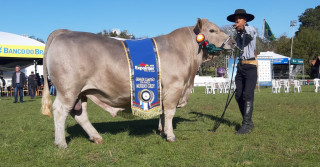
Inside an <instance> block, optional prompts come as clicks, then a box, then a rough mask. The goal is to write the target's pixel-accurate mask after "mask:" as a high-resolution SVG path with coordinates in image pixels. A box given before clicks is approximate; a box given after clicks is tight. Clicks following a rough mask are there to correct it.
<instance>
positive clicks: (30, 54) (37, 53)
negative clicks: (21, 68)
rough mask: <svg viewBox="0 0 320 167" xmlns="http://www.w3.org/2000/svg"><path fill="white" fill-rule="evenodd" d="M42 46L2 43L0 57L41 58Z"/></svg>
mask: <svg viewBox="0 0 320 167" xmlns="http://www.w3.org/2000/svg"><path fill="white" fill-rule="evenodd" d="M43 52H44V46H23V45H2V44H0V57H19V58H43Z"/></svg>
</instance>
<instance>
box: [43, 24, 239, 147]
mask: <svg viewBox="0 0 320 167" xmlns="http://www.w3.org/2000/svg"><path fill="white" fill-rule="evenodd" d="M199 33H201V34H204V35H205V37H206V39H207V40H208V41H209V42H210V43H213V44H214V45H216V46H222V45H223V47H224V49H227V50H229V49H232V48H234V47H235V41H234V40H227V39H228V38H229V37H228V35H226V34H225V33H224V32H222V30H221V29H220V28H219V27H218V26H217V25H216V24H214V23H212V22H210V21H208V20H207V19H198V20H197V23H196V25H195V26H190V27H183V28H179V29H177V30H175V31H173V32H171V33H170V34H167V35H161V36H157V37H155V40H156V42H157V45H158V50H159V54H160V61H161V63H160V68H161V77H162V80H161V85H162V105H163V107H162V108H163V114H162V115H160V118H159V127H158V129H159V131H160V132H161V133H162V134H163V135H164V136H166V139H167V141H171V142H173V141H176V137H175V135H174V133H173V127H172V119H173V117H174V115H175V112H176V108H177V107H183V106H185V105H186V104H187V100H188V98H189V95H190V92H191V89H192V88H193V82H194V77H195V75H196V72H197V70H198V67H199V66H200V64H201V63H202V62H203V61H204V60H206V59H208V58H209V57H211V56H212V55H209V54H208V52H207V51H206V49H202V48H200V47H199V45H198V44H197V42H196V35H197V34H199ZM43 68H44V69H43V71H44V78H45V83H44V84H45V86H44V92H43V97H42V113H43V114H44V115H48V116H50V115H51V112H50V109H51V99H50V95H49V90H48V81H47V73H48V75H49V77H50V79H51V81H52V83H53V84H54V86H55V88H56V91H57V96H56V98H55V100H54V103H53V105H52V107H53V116H54V128H55V144H56V145H57V146H58V147H60V148H66V147H67V143H66V140H65V120H66V118H67V116H68V115H69V114H70V115H71V116H72V117H73V118H74V119H75V120H76V121H77V122H78V123H79V124H80V125H81V127H82V128H83V129H84V130H85V131H86V133H87V134H88V135H89V139H90V140H91V141H93V142H94V143H102V142H103V139H102V137H101V136H100V134H99V133H98V132H97V130H96V129H95V128H94V127H93V126H92V124H91V123H90V121H89V120H88V113H87V100H88V98H89V99H91V100H92V101H93V102H94V103H95V104H97V105H98V106H100V107H101V108H103V109H104V110H106V111H108V112H109V113H110V114H111V115H112V116H116V114H117V112H118V111H121V110H124V109H126V108H130V107H131V105H130V102H131V101H130V99H131V98H130V96H131V95H130V81H129V79H130V76H129V67H128V63H127V59H126V54H125V50H124V48H123V45H122V43H121V42H120V41H119V40H116V39H113V38H105V37H102V36H99V35H96V34H92V33H86V32H75V31H69V30H56V31H54V32H52V33H51V34H50V36H49V37H48V40H47V44H46V47H45V52H44V58H43Z"/></svg>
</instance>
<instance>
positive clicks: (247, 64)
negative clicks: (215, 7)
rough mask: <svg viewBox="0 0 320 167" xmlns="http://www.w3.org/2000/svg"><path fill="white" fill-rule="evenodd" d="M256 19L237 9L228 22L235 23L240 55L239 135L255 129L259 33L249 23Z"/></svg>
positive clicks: (238, 79)
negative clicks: (256, 56)
mask: <svg viewBox="0 0 320 167" xmlns="http://www.w3.org/2000/svg"><path fill="white" fill-rule="evenodd" d="M253 19H254V15H252V14H249V13H247V12H246V10H244V9H237V10H236V11H235V12H234V14H232V15H229V16H228V17H227V20H228V21H230V22H234V23H235V24H234V25H233V27H234V28H235V29H236V30H237V34H236V42H237V46H238V48H240V51H239V52H240V53H239V57H238V58H239V63H238V65H237V74H236V77H235V83H236V87H237V88H236V94H235V98H236V101H237V103H238V106H239V109H240V112H241V115H242V126H241V128H240V129H239V130H238V131H237V132H236V133H237V134H247V133H250V131H251V130H252V129H253V127H254V126H253V122H252V112H253V99H254V89H255V87H256V84H257V60H256V59H255V50H256V37H257V32H256V30H255V28H254V27H252V26H249V25H248V24H247V22H250V21H252V20H253Z"/></svg>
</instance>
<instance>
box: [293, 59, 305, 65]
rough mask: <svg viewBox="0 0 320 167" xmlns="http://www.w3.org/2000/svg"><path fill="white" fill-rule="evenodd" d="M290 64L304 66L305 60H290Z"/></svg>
mask: <svg viewBox="0 0 320 167" xmlns="http://www.w3.org/2000/svg"><path fill="white" fill-rule="evenodd" d="M290 64H298V65H302V64H303V59H293V58H292V59H290Z"/></svg>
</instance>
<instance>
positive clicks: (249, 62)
mask: <svg viewBox="0 0 320 167" xmlns="http://www.w3.org/2000/svg"><path fill="white" fill-rule="evenodd" d="M239 63H240V64H251V65H255V66H257V65H258V61H257V60H239Z"/></svg>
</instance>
